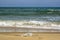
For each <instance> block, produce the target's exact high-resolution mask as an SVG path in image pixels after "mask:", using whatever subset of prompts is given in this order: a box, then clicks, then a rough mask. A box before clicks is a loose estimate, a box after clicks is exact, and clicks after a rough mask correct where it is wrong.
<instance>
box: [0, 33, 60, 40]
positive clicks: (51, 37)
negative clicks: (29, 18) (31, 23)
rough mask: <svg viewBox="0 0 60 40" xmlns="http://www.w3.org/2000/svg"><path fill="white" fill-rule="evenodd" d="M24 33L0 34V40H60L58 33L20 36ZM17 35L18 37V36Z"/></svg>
mask: <svg viewBox="0 0 60 40" xmlns="http://www.w3.org/2000/svg"><path fill="white" fill-rule="evenodd" d="M23 34H24V33H21V32H20V33H15V32H11V33H0V40H60V33H59V32H57V33H56V32H55V33H51V32H40V33H38V32H37V33H32V34H33V35H32V36H21V35H23ZM18 35H19V36H18Z"/></svg>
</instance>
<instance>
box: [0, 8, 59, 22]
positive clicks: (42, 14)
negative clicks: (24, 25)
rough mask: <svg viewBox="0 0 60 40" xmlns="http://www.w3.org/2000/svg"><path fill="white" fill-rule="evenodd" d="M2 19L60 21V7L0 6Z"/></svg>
mask: <svg viewBox="0 0 60 40" xmlns="http://www.w3.org/2000/svg"><path fill="white" fill-rule="evenodd" d="M0 20H19V21H24V20H26V21H30V20H31V21H52V22H60V7H0Z"/></svg>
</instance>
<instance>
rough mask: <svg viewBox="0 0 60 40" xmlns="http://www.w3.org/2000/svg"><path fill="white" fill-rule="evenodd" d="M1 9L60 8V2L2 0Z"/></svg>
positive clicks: (57, 0) (53, 0) (49, 0)
mask: <svg viewBox="0 0 60 40" xmlns="http://www.w3.org/2000/svg"><path fill="white" fill-rule="evenodd" d="M0 7H60V0H0Z"/></svg>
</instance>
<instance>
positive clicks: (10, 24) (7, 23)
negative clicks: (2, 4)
mask: <svg viewBox="0 0 60 40" xmlns="http://www.w3.org/2000/svg"><path fill="white" fill-rule="evenodd" d="M0 26H2V27H6V26H7V27H60V24H59V25H57V24H56V23H52V22H46V21H0Z"/></svg>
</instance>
